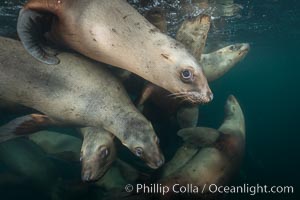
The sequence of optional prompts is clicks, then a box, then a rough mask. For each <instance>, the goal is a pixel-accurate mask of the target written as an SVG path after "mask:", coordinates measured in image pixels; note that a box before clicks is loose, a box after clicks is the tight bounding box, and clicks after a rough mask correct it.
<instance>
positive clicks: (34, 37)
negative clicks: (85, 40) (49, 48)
mask: <svg viewBox="0 0 300 200" xmlns="http://www.w3.org/2000/svg"><path fill="white" fill-rule="evenodd" d="M43 18H44V15H42V14H40V13H38V12H36V11H33V10H29V9H21V11H20V13H19V17H18V23H17V31H18V35H19V37H20V40H21V42H22V44H23V46H24V48H25V49H26V51H27V52H28V53H29V54H30V55H32V56H33V57H34V58H36V59H37V60H39V61H41V62H43V63H45V64H48V65H56V64H58V63H59V59H58V58H57V57H56V56H54V55H50V54H48V53H47V52H46V51H45V50H44V49H43V48H42V46H41V38H42V35H43V31H42V28H41V27H42V24H43V20H42V19H43Z"/></svg>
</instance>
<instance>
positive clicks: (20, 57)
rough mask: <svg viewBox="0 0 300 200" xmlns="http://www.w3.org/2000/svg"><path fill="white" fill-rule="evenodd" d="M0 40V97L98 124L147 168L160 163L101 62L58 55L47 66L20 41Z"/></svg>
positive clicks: (153, 141)
mask: <svg viewBox="0 0 300 200" xmlns="http://www.w3.org/2000/svg"><path fill="white" fill-rule="evenodd" d="M0 44H1V45H0V52H1V54H0V99H4V100H6V101H11V102H15V103H18V104H21V105H25V106H27V107H30V108H34V109H35V110H38V111H40V112H42V113H44V114H46V115H47V116H49V117H50V118H51V120H55V121H59V122H62V123H64V124H73V125H79V126H83V127H86V126H90V127H103V128H104V129H105V130H107V131H109V132H110V133H113V134H114V135H115V136H116V137H117V138H118V139H120V141H121V142H122V144H124V145H125V146H126V147H128V148H129V149H130V150H131V151H132V152H133V153H134V154H135V155H136V156H138V157H140V158H141V159H143V160H145V162H146V163H147V164H148V166H150V167H152V168H158V167H160V166H161V165H162V164H163V162H164V158H163V155H162V154H161V151H160V149H159V146H158V138H157V136H156V135H155V132H154V130H153V127H152V125H151V123H150V122H149V121H148V120H146V119H145V117H144V116H143V115H141V113H140V112H139V111H138V110H137V109H136V108H135V107H134V105H133V104H132V102H131V100H130V98H129V97H128V95H127V93H126V92H125V90H124V88H123V87H122V85H121V83H120V82H119V81H118V80H117V79H116V78H114V77H113V76H112V74H111V73H110V72H108V71H107V70H105V69H104V68H103V67H101V64H100V63H93V62H91V61H90V60H88V59H85V58H83V57H81V56H79V55H74V54H68V53H61V54H60V55H59V58H60V60H61V63H60V64H59V65H54V66H51V67H46V66H45V64H42V63H40V62H38V61H36V60H35V59H34V58H32V57H31V56H29V55H28V54H27V53H26V51H25V50H24V49H23V48H22V46H21V44H20V43H19V42H17V41H14V40H11V39H6V38H0ZM12 55H13V56H12Z"/></svg>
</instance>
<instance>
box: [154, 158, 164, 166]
mask: <svg viewBox="0 0 300 200" xmlns="http://www.w3.org/2000/svg"><path fill="white" fill-rule="evenodd" d="M163 164H164V161H163V160H159V161H157V163H156V166H157V167H160V166H162V165H163Z"/></svg>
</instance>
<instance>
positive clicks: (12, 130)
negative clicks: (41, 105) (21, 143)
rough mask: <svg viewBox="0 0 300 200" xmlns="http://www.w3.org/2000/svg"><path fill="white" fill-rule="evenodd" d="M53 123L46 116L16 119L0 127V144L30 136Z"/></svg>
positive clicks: (39, 115) (26, 116)
mask: <svg viewBox="0 0 300 200" xmlns="http://www.w3.org/2000/svg"><path fill="white" fill-rule="evenodd" d="M54 123H55V122H54V121H53V120H51V119H50V118H49V117H48V116H47V115H43V114H31V115H25V116H23V117H18V118H16V119H14V120H12V121H10V122H8V123H7V124H5V125H3V126H1V127H0V143H1V142H5V141H7V140H10V139H14V138H17V137H22V136H26V135H29V134H32V133H34V132H37V131H39V130H41V129H43V128H46V127H47V126H50V125H52V124H54Z"/></svg>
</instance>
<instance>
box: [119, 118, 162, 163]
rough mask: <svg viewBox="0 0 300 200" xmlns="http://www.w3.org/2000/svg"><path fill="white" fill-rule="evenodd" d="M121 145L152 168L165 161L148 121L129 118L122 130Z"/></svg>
mask: <svg viewBox="0 0 300 200" xmlns="http://www.w3.org/2000/svg"><path fill="white" fill-rule="evenodd" d="M123 145H125V146H126V147H127V148H128V149H130V151H131V152H132V153H133V154H134V155H136V156H137V157H139V158H140V159H142V160H143V161H145V163H146V164H147V165H148V166H149V167H150V168H152V169H157V168H159V167H161V166H162V165H163V164H164V162H165V159H164V156H163V154H162V153H161V150H160V147H159V139H158V137H157V136H156V134H155V132H154V129H153V127H152V125H151V123H150V122H148V121H145V120H131V122H130V123H129V124H128V128H127V130H126V132H124V140H123Z"/></svg>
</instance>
